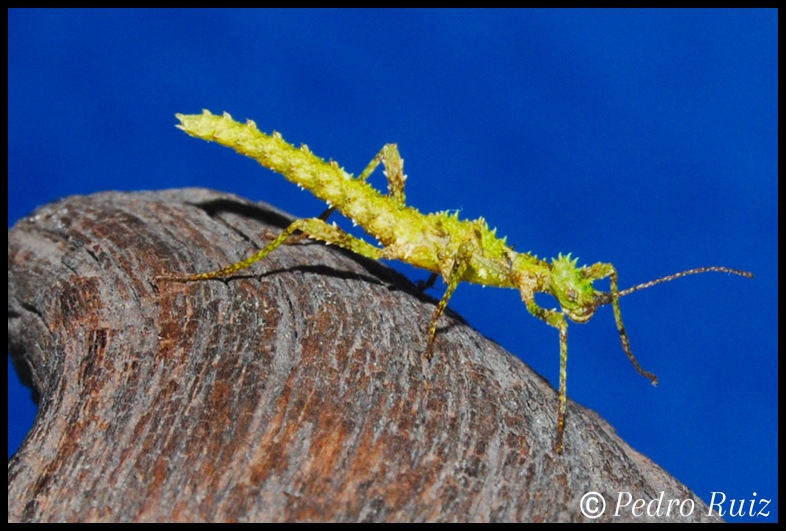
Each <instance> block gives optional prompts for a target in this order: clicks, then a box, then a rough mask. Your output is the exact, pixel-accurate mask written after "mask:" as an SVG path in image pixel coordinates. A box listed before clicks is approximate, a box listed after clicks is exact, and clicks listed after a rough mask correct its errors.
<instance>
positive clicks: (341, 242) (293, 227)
mask: <svg viewBox="0 0 786 531" xmlns="http://www.w3.org/2000/svg"><path fill="white" fill-rule="evenodd" d="M298 230H300V231H302V232H303V233H304V234H305V235H306V236H307V237H309V238H311V239H314V240H320V241H323V242H325V243H328V244H333V245H337V246H339V247H343V248H344V249H348V250H350V251H352V252H353V253H356V254H360V255H363V256H366V257H368V258H372V259H374V260H379V259H380V258H382V249H378V248H377V247H374V246H373V245H371V244H369V243H367V242H365V241H363V240H361V239H360V238H356V237H354V236H352V235H350V234H347V233H346V232H344V231H343V230H341V229H339V228H338V227H336V226H335V225H329V224H327V223H326V222H325V221H323V220H322V219H319V218H304V219H298V220H296V221H294V222H292V223H291V224H290V225H289V226H288V227H287V228H286V229H284V231H283V232H282V233H281V234H279V235H278V237H277V238H276V239H275V240H273V241H272V242H270V243H269V244H267V245H266V246H265V247H264V248H263V249H261V250H260V251H258V252H257V253H255V254H254V255H252V256H250V257H249V258H246V259H245V260H241V261H240V262H237V263H235V264H232V265H229V266H227V267H224V268H222V269H218V270H216V271H210V272H208V273H198V274H196V275H159V276H157V277H156V280H166V281H174V282H190V281H195V280H209V279H214V278H225V277H228V276H230V275H232V274H234V273H237V272H238V271H242V270H243V269H246V268H248V267H250V266H251V265H253V264H255V263H256V262H258V261H260V260H262V259H263V258H264V257H266V256H267V255H269V254H270V253H272V252H273V251H274V250H275V249H276V248H277V247H279V246H280V245H281V244H283V243H284V242H285V241H287V239H288V238H290V236H292V234H294V233H295V232H296V231H298Z"/></svg>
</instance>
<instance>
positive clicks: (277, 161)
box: [157, 111, 753, 453]
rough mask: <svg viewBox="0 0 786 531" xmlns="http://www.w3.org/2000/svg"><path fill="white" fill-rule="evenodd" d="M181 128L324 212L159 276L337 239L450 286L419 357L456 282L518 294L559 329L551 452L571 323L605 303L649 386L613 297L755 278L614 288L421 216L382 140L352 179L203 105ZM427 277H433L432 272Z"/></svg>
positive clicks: (565, 260) (485, 233)
mask: <svg viewBox="0 0 786 531" xmlns="http://www.w3.org/2000/svg"><path fill="white" fill-rule="evenodd" d="M176 116H177V118H178V119H179V120H180V122H181V124H180V125H178V126H177V127H179V128H180V129H182V130H183V131H185V132H186V133H188V134H189V135H192V136H195V137H198V138H202V139H204V140H208V141H214V142H218V143H219V144H222V145H224V146H228V147H231V148H232V149H234V150H235V151H237V152H238V153H241V154H243V155H246V156H249V157H251V158H253V159H255V160H257V161H258V162H259V163H260V164H261V165H262V166H265V167H266V168H269V169H271V170H273V171H276V172H278V173H281V174H282V175H283V176H284V177H285V178H286V179H288V180H289V181H291V182H293V183H295V184H296V185H298V186H300V187H302V188H305V189H307V190H309V191H310V192H311V193H313V194H314V195H315V196H316V197H318V198H320V199H322V200H323V201H325V202H327V203H328V205H329V206H330V209H329V210H328V211H326V212H325V213H323V215H322V216H320V217H317V218H306V219H299V220H297V221H295V222H293V223H292V224H291V225H290V226H289V227H287V228H286V229H285V230H284V231H283V232H282V233H281V234H280V235H279V236H278V237H276V238H275V239H274V240H272V241H271V242H270V243H269V244H268V245H267V246H265V247H264V248H263V249H262V250H260V251H259V252H257V253H256V254H254V255H253V256H251V257H250V258H247V259H246V260H243V261H241V262H238V263H236V264H233V265H230V266H228V267H225V268H223V269H220V270H218V271H212V272H209V273H200V274H193V275H162V276H159V277H157V279H159V280H168V281H196V280H207V279H212V278H222V277H226V276H229V275H232V274H234V273H236V272H238V271H240V270H242V269H245V268H247V267H249V266H250V265H252V264H254V263H255V262H257V261H259V260H261V259H262V258H264V257H265V256H267V255H268V254H270V253H271V252H272V251H273V250H274V249H276V248H277V247H278V246H279V245H281V244H283V243H284V242H285V241H286V240H287V239H289V238H290V237H291V236H292V235H293V234H294V233H295V232H297V231H302V232H303V233H304V234H305V235H307V236H308V237H309V238H312V239H315V240H321V241H324V242H326V243H329V244H333V245H338V246H340V247H343V248H346V249H349V250H350V251H352V252H355V253H357V254H360V255H363V256H366V257H368V258H373V259H375V260H378V259H380V258H384V259H397V260H401V261H403V262H407V263H409V264H411V265H414V266H417V267H420V268H423V269H426V270H428V271H431V272H432V275H439V276H441V277H442V279H443V280H444V282H445V284H446V285H447V289H446V290H445V294H444V295H443V296H442V299H441V300H440V302H439V304H438V305H437V307H436V309H435V310H434V313H433V314H432V317H431V322H430V325H429V330H428V335H427V341H426V348H425V355H426V357H428V358H430V357H431V354H432V350H433V348H434V339H435V336H436V332H437V322H438V320H439V318H440V316H441V315H442V314H443V313H444V311H445V308H446V307H447V303H448V300H449V299H450V297H451V295H452V294H453V292H454V291H455V289H456V287H457V286H458V284H459V283H460V282H473V283H477V284H482V285H487V286H497V287H504V288H514V289H517V290H519V293H520V295H521V298H522V301H523V302H524V304H525V306H526V308H527V310H528V311H529V312H530V313H531V314H532V315H533V316H535V317H537V318H538V319H541V320H542V321H544V322H546V323H548V324H549V325H551V326H553V327H555V328H557V329H558V330H559V335H560V389H559V405H558V414H557V435H556V442H555V451H556V452H557V453H561V452H562V448H563V433H564V430H565V413H566V405H567V357H568V352H567V348H568V343H567V320H566V317H567V318H569V319H571V320H572V321H574V322H577V323H584V322H587V321H588V320H589V319H590V318H591V317H592V315H593V314H594V313H595V310H597V308H598V307H599V306H601V305H605V304H611V305H612V307H613V310H614V318H615V321H616V324H617V329H618V331H619V334H620V340H621V342H622V347H623V350H624V351H625V354H626V355H627V356H628V358H630V360H631V362H632V363H633V365H634V367H635V368H636V370H637V371H638V372H639V373H640V374H641V375H642V376H644V377H646V378H648V379H649V380H650V381H651V382H652V383H653V384H657V378H656V377H655V375H654V374H652V373H649V372H647V371H645V370H644V369H642V368H641V366H640V365H639V363H638V361H637V360H636V358H635V356H634V355H633V353H632V352H631V350H630V342H629V340H628V336H627V333H626V331H625V327H624V325H623V323H622V315H621V312H620V307H619V298H620V297H621V296H623V295H627V294H629V293H632V292H633V291H637V290H638V289H643V288H645V287H649V286H651V285H654V284H657V283H661V282H667V281H669V280H673V279H675V278H679V277H681V276H685V275H690V274H696V273H703V272H707V271H720V272H726V273H733V274H737V275H742V276H746V277H752V276H753V275H752V274H750V273H748V272H745V271H739V270H735V269H730V268H726V267H704V268H699V269H692V270H689V271H684V272H681V273H677V274H675V275H671V276H668V277H663V278H661V279H657V280H655V281H652V282H649V283H647V284H642V285H639V286H634V287H632V288H628V289H627V290H624V291H619V289H618V286H617V272H616V270H615V269H614V266H612V265H611V264H607V263H596V264H594V265H591V266H583V267H578V265H577V260H576V259H571V257H570V255H567V256H563V255H559V256H558V257H557V258H555V259H552V260H551V261H547V260H543V259H539V258H537V257H536V256H534V255H532V254H529V253H517V252H515V251H513V249H512V248H511V247H509V246H508V245H507V244H506V242H505V239H504V238H498V237H497V235H496V233H495V232H496V231H495V230H493V229H489V227H488V225H487V224H486V222H485V220H484V219H483V218H478V219H476V220H462V219H459V218H458V214H457V213H452V214H451V213H449V212H447V211H445V212H436V213H432V214H423V213H421V212H419V211H418V210H416V209H414V208H412V207H409V206H407V205H406V204H405V195H404V182H405V179H406V176H405V175H404V166H403V164H404V161H403V159H402V158H401V156H400V155H399V152H398V148H397V147H396V145H395V144H387V145H386V146H384V147H383V148H382V150H381V151H380V152H379V153H378V154H377V156H376V157H374V159H372V161H371V162H370V163H369V164H368V166H367V167H366V168H365V169H364V170H363V172H362V173H361V174H360V175H359V176H358V177H353V176H352V175H350V174H349V173H347V172H346V171H344V170H343V169H342V168H340V167H339V166H338V164H336V163H335V162H333V161H330V162H326V161H324V160H322V159H321V158H319V157H317V156H316V155H314V154H313V153H311V151H310V150H309V149H308V147H307V146H305V145H303V146H301V147H300V148H297V147H295V146H293V145H291V144H289V143H287V142H286V141H285V140H284V139H283V138H282V137H281V135H280V134H278V133H275V132H274V133H273V134H272V135H267V134H265V133H263V132H261V131H260V130H259V129H257V126H256V124H255V123H254V122H253V121H251V120H248V121H247V122H246V123H245V124H241V123H239V122H236V121H235V120H233V119H232V117H231V116H230V115H229V114H227V113H224V115H223V116H217V115H213V114H211V113H210V112H208V111H203V113H202V114H197V115H182V114H178V115H176ZM380 163H382V164H383V165H384V167H385V174H386V176H387V180H388V193H387V194H382V193H380V192H378V191H377V190H375V189H374V188H373V187H371V186H370V185H369V184H368V183H367V182H366V180H367V179H368V177H369V176H370V175H371V173H372V172H373V171H374V170H375V169H376V167H377V166H378V165H379V164H380ZM333 210H338V211H339V212H340V213H341V214H342V215H344V216H346V217H347V218H349V219H350V220H352V222H353V223H356V224H357V225H360V226H361V227H362V228H363V229H364V230H365V231H366V232H367V233H368V234H369V235H371V236H373V237H374V238H376V240H377V241H378V242H379V243H380V244H381V247H376V246H374V245H371V244H369V243H368V242H366V241H364V240H362V239H359V238H356V237H354V236H351V235H350V234H348V233H346V232H344V231H342V230H341V229H339V228H338V227H336V226H335V224H328V223H327V222H326V221H325V219H326V218H327V216H329V215H330V213H332V211H333ZM607 277H608V278H609V281H610V288H611V289H610V291H609V292H603V291H599V290H596V289H595V288H594V287H593V282H594V281H595V280H599V279H603V278H607ZM431 281H433V276H432V279H431ZM535 293H548V294H550V295H552V296H554V297H555V298H556V299H557V301H559V304H560V307H561V310H557V309H545V308H542V307H541V306H539V305H538V304H537V303H536V302H535Z"/></svg>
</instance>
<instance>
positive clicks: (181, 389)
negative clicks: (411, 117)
mask: <svg viewBox="0 0 786 531" xmlns="http://www.w3.org/2000/svg"><path fill="white" fill-rule="evenodd" d="M288 221H289V218H288V217H287V216H286V215H284V214H282V213H280V212H278V211H276V210H274V209H272V208H271V207H269V206H266V205H255V204H253V203H250V202H248V201H245V200H243V199H240V198H238V197H235V196H231V195H227V194H220V193H216V192H212V191H207V190H197V189H187V190H172V191H165V192H156V193H152V192H151V193H101V194H96V195H92V196H82V197H69V198H66V199H64V200H62V201H59V202H57V203H53V204H50V205H47V206H45V207H42V208H41V209H39V210H38V211H36V212H35V213H33V214H32V215H31V216H30V217H29V218H26V219H24V220H22V221H20V222H19V223H17V224H16V226H15V227H14V228H13V229H11V230H10V231H9V234H8V334H9V335H8V338H9V339H8V342H9V348H10V350H11V355H12V358H13V361H14V363H15V366H16V367H17V370H18V371H19V372H20V374H21V376H22V378H23V381H26V382H28V383H29V384H30V386H31V387H32V388H33V390H34V393H35V395H36V396H37V397H38V399H39V414H38V417H37V418H36V422H35V425H34V427H33V428H32V430H31V432H30V434H29V435H28V437H27V439H26V440H25V441H24V443H23V444H22V446H21V447H20V448H19V450H18V452H17V453H16V455H15V456H14V457H13V458H12V459H11V460H10V461H9V463H8V519H9V520H10V521H164V520H177V521H206V520H207V521H309V520H332V521H363V520H371V521H493V520H502V521H582V520H589V519H588V518H586V517H585V516H583V515H582V512H581V510H580V502H581V499H582V496H583V495H584V494H586V493H587V492H588V491H598V492H600V493H601V494H603V495H604V496H605V497H606V500H607V504H608V506H607V509H606V512H605V513H604V514H603V515H602V516H601V517H600V518H599V520H600V521H607V520H613V521H624V520H639V521H640V520H675V521H690V520H693V521H695V520H712V519H713V518H708V517H707V516H706V515H707V508H706V506H705V505H704V503H703V502H701V500H699V499H698V498H696V497H695V496H694V495H693V494H692V493H691V492H690V491H689V490H688V489H687V488H686V487H685V486H684V485H682V484H680V483H679V482H678V481H676V480H675V479H674V478H672V477H670V476H669V475H668V474H667V473H666V472H665V471H663V470H662V469H660V468H659V467H658V466H656V465H655V464H653V463H652V462H651V461H650V460H649V459H647V458H646V457H644V456H642V455H641V454H639V453H637V452H636V451H634V450H632V449H631V448H630V447H628V446H627V445H626V444H625V443H624V442H623V441H621V440H620V439H619V438H618V437H617V435H616V433H615V432H614V430H613V429H612V428H611V427H610V426H609V425H608V424H607V423H606V422H604V421H603V420H602V419H600V418H599V417H598V416H597V415H596V414H595V413H593V412H592V411H589V410H587V409H585V408H582V407H580V406H578V405H576V404H574V403H572V402H571V403H570V404H569V408H568V422H567V430H566V441H565V442H566V448H565V453H564V455H562V456H557V455H555V454H554V453H553V452H552V446H553V444H554V433H555V425H556V404H557V395H556V392H555V391H554V389H553V388H552V387H551V386H550V385H549V384H548V382H546V381H545V380H544V379H543V378H541V377H540V376H538V375H537V374H535V373H534V372H532V371H531V370H530V369H529V367H527V366H526V365H525V364H524V363H522V362H521V361H519V360H518V359H516V358H515V357H513V356H512V355H510V354H508V353H506V352H504V351H503V350H502V349H500V348H499V347H498V346H497V345H496V344H495V343H493V342H491V341H489V340H487V339H485V338H483V337H482V336H480V335H479V334H478V333H477V332H475V331H474V330H472V329H471V328H470V327H469V326H468V325H467V324H466V323H464V322H462V321H461V320H460V319H459V318H457V316H456V315H455V314H452V313H450V312H448V314H447V316H446V317H445V318H443V320H442V321H441V326H440V328H439V332H438V335H437V341H436V344H435V356H434V359H433V360H432V361H431V362H430V363H425V362H424V361H423V360H422V358H421V356H420V352H421V351H422V349H423V347H424V343H425V331H426V329H427V326H428V321H429V317H430V315H431V312H432V311H433V309H434V303H435V301H434V300H433V299H431V298H430V297H428V296H424V295H421V294H419V293H418V291H417V290H416V289H415V288H414V286H412V284H410V283H409V282H408V281H407V280H406V279H403V278H402V277H401V276H400V275H398V274H396V273H394V272H391V271H390V270H389V269H387V268H386V267H384V266H382V265H381V264H378V263H376V262H372V261H368V260H365V259H362V258H359V257H356V256H354V255H351V254H349V253H345V252H342V251H340V250H336V249H335V248H332V247H326V246H324V245H321V244H318V243H313V242H309V241H304V242H302V243H298V244H294V245H284V246H282V247H280V248H279V249H277V250H276V251H275V252H274V253H272V254H271V255H270V256H269V257H267V258H266V259H265V260H264V261H262V262H260V263H258V264H256V265H255V266H254V267H253V268H252V269H251V270H250V271H249V272H243V273H240V274H238V275H236V276H235V277H233V278H231V279H229V280H226V281H218V280H214V281H202V282H194V283H172V282H159V283H156V282H154V280H153V277H154V276H155V275H157V274H161V273H165V272H181V273H186V272H201V271H210V270H213V269H216V268H218V267H219V266H223V265H227V264H229V263H232V262H234V261H237V260H238V259H240V258H243V257H245V256H247V255H248V254H249V253H250V251H251V250H253V249H255V248H259V247H260V246H263V245H264V244H265V242H266V239H265V232H266V231H279V230H281V229H282V228H283V227H285V226H286V225H287V223H288ZM522 354H525V355H526V353H522ZM619 491H629V492H632V493H634V494H635V495H636V496H638V497H641V498H646V499H655V498H657V497H658V495H659V494H660V493H661V492H665V498H679V499H681V500H693V503H695V507H694V509H693V512H692V514H691V516H689V517H683V516H681V515H680V514H679V512H678V511H675V510H674V509H672V511H671V515H669V516H661V517H657V516H656V517H653V518H650V517H647V516H644V517H641V518H633V517H632V515H631V514H630V512H629V511H628V512H625V513H622V515H621V516H619V517H614V518H613V517H612V515H611V512H612V511H611V505H612V504H613V502H614V500H615V499H616V496H617V493H618V492H619ZM662 509H663V511H665V509H666V507H665V506H664V507H663V508H662ZM675 513H676V514H675Z"/></svg>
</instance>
